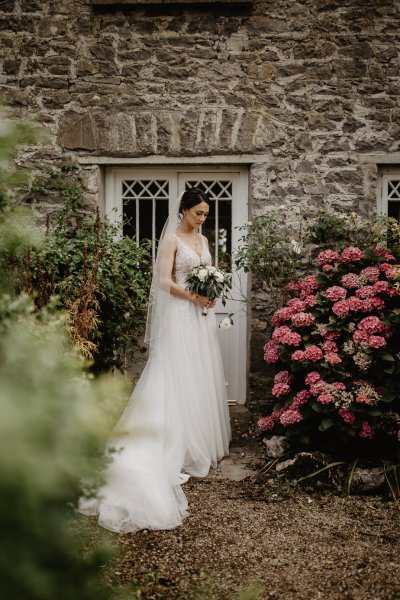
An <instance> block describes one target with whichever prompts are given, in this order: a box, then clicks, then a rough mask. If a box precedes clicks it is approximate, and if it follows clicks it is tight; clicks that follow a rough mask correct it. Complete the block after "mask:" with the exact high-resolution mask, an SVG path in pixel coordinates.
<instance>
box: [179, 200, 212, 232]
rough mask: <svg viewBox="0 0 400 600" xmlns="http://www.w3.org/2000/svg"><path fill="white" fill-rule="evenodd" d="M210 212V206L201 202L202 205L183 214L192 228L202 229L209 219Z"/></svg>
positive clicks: (188, 209) (197, 205)
mask: <svg viewBox="0 0 400 600" xmlns="http://www.w3.org/2000/svg"><path fill="white" fill-rule="evenodd" d="M208 211H209V206H208V204H207V202H200V204H196V205H195V206H192V208H187V209H186V210H185V211H184V213H183V219H184V221H186V223H187V224H188V225H189V226H190V227H193V228H197V227H201V226H202V225H203V223H204V221H205V220H206V218H207V217H208Z"/></svg>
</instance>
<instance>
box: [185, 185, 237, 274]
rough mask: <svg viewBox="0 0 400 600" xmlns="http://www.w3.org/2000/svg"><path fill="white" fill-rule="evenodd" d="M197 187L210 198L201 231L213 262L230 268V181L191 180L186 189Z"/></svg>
mask: <svg viewBox="0 0 400 600" xmlns="http://www.w3.org/2000/svg"><path fill="white" fill-rule="evenodd" d="M191 187H198V188H200V189H201V190H202V191H204V192H205V194H206V195H207V196H208V198H209V200H210V212H209V215H208V217H207V220H206V222H205V223H204V225H203V227H202V231H203V233H204V235H205V236H207V238H208V241H209V246H210V252H211V255H212V256H213V257H214V264H215V265H219V266H221V267H223V268H227V269H230V267H231V253H232V181H230V180H215V179H213V180H209V179H207V180H204V179H203V180H197V181H195V180H192V181H187V182H186V189H190V188H191Z"/></svg>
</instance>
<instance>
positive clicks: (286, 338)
mask: <svg viewBox="0 0 400 600" xmlns="http://www.w3.org/2000/svg"><path fill="white" fill-rule="evenodd" d="M272 339H273V340H274V341H275V342H279V343H281V344H287V345H288V346H298V345H299V344H300V342H301V335H300V334H299V333H296V332H295V331H292V330H291V329H290V328H289V327H287V326H286V325H282V327H277V328H276V329H274V331H273V333H272Z"/></svg>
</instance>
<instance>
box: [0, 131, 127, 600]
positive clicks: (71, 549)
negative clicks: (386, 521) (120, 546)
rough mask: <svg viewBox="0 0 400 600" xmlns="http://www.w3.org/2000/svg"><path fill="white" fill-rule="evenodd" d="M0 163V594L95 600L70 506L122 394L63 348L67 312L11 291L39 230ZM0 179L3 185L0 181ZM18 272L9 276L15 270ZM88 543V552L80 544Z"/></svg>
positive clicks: (9, 143)
mask: <svg viewBox="0 0 400 600" xmlns="http://www.w3.org/2000/svg"><path fill="white" fill-rule="evenodd" d="M2 133H4V131H3V132H2ZM16 138H18V140H19V141H20V142H22V141H25V142H27V141H28V140H30V139H31V138H28V137H24V136H22V134H21V128H19V127H18V123H16V124H14V125H10V126H9V127H7V128H6V133H5V134H4V135H0V146H1V148H2V152H3V151H4V155H6V156H10V155H11V150H13V149H15V143H14V142H15V139H16ZM3 171H4V169H2V168H0V181H1V182H2V184H1V185H3V184H4V187H3V189H1V190H0V193H1V201H0V403H1V419H0V527H1V531H2V536H1V541H0V568H1V579H0V597H1V598H4V599H11V598H12V599H15V600H53V599H54V598H59V599H60V600H72V599H75V598H79V599H81V600H92V599H93V600H94V599H96V600H101V599H106V598H109V597H110V595H111V594H110V591H109V588H108V587H106V586H105V585H100V584H96V581H95V579H96V578H98V574H99V567H100V565H101V566H103V565H104V561H105V560H106V559H107V558H108V557H110V547H109V546H108V547H106V546H105V545H104V544H103V543H102V544H96V543H93V540H92V539H89V536H88V534H87V530H83V531H80V532H79V537H78V536H76V535H75V534H73V530H74V528H73V527H71V517H74V522H76V517H75V514H74V511H73V505H74V503H75V502H76V500H77V498H78V496H79V494H80V482H81V480H82V479H86V480H91V481H92V482H93V484H92V485H93V486H96V484H97V482H98V481H99V480H100V478H101V475H100V472H101V468H102V467H103V451H102V449H103V447H104V443H105V439H106V436H107V433H108V431H109V430H110V428H111V426H112V422H113V421H115V420H116V418H117V417H118V413H119V411H120V409H121V403H122V401H124V400H126V395H125V390H124V389H123V386H122V383H121V380H120V379H119V378H116V377H115V376H113V377H110V376H107V377H103V378H100V379H98V380H96V381H92V380H91V378H90V376H89V375H86V374H85V373H86V365H85V364H84V363H83V359H82V356H81V355H80V354H78V352H77V351H76V350H71V339H70V335H69V332H68V329H67V321H68V318H67V315H66V314H65V313H59V312H56V311H55V302H54V301H53V300H51V301H49V302H48V303H47V304H46V306H45V307H44V308H43V309H42V310H41V311H37V309H36V308H35V307H34V304H33V302H32V299H31V298H30V297H29V296H28V295H26V294H19V295H16V294H15V291H16V290H17V288H18V287H19V285H20V283H21V281H18V282H17V281H15V277H16V276H17V270H16V269H18V267H19V265H20V261H21V260H22V259H23V257H24V255H25V253H26V252H27V250H28V249H31V251H32V249H33V248H34V249H36V251H37V252H40V240H41V236H40V234H39V233H38V231H37V229H36V228H35V227H34V225H33V223H32V222H31V221H29V219H28V217H27V215H26V214H25V213H22V214H21V211H20V210H19V209H18V208H17V207H14V206H12V205H11V204H10V201H11V198H12V193H11V192H9V191H8V189H6V188H7V187H8V186H9V185H11V183H13V184H16V183H18V184H19V183H20V182H21V179H20V178H19V177H18V176H15V177H14V175H15V171H13V170H12V169H10V172H7V173H6V174H5V173H4V172H3ZM4 182H7V184H6V183H4ZM1 185H0V187H1ZM18 273H19V277H20V276H21V273H20V272H18ZM89 544H90V549H88V546H89Z"/></svg>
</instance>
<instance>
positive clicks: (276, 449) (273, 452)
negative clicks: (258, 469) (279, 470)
mask: <svg viewBox="0 0 400 600" xmlns="http://www.w3.org/2000/svg"><path fill="white" fill-rule="evenodd" d="M263 442H264V444H265V451H266V455H267V456H268V458H279V457H280V456H283V455H284V454H285V453H286V452H287V451H288V449H289V442H288V439H287V438H286V437H285V436H284V435H273V436H272V438H270V439H268V438H264V439H263ZM281 464H283V463H281Z"/></svg>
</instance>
